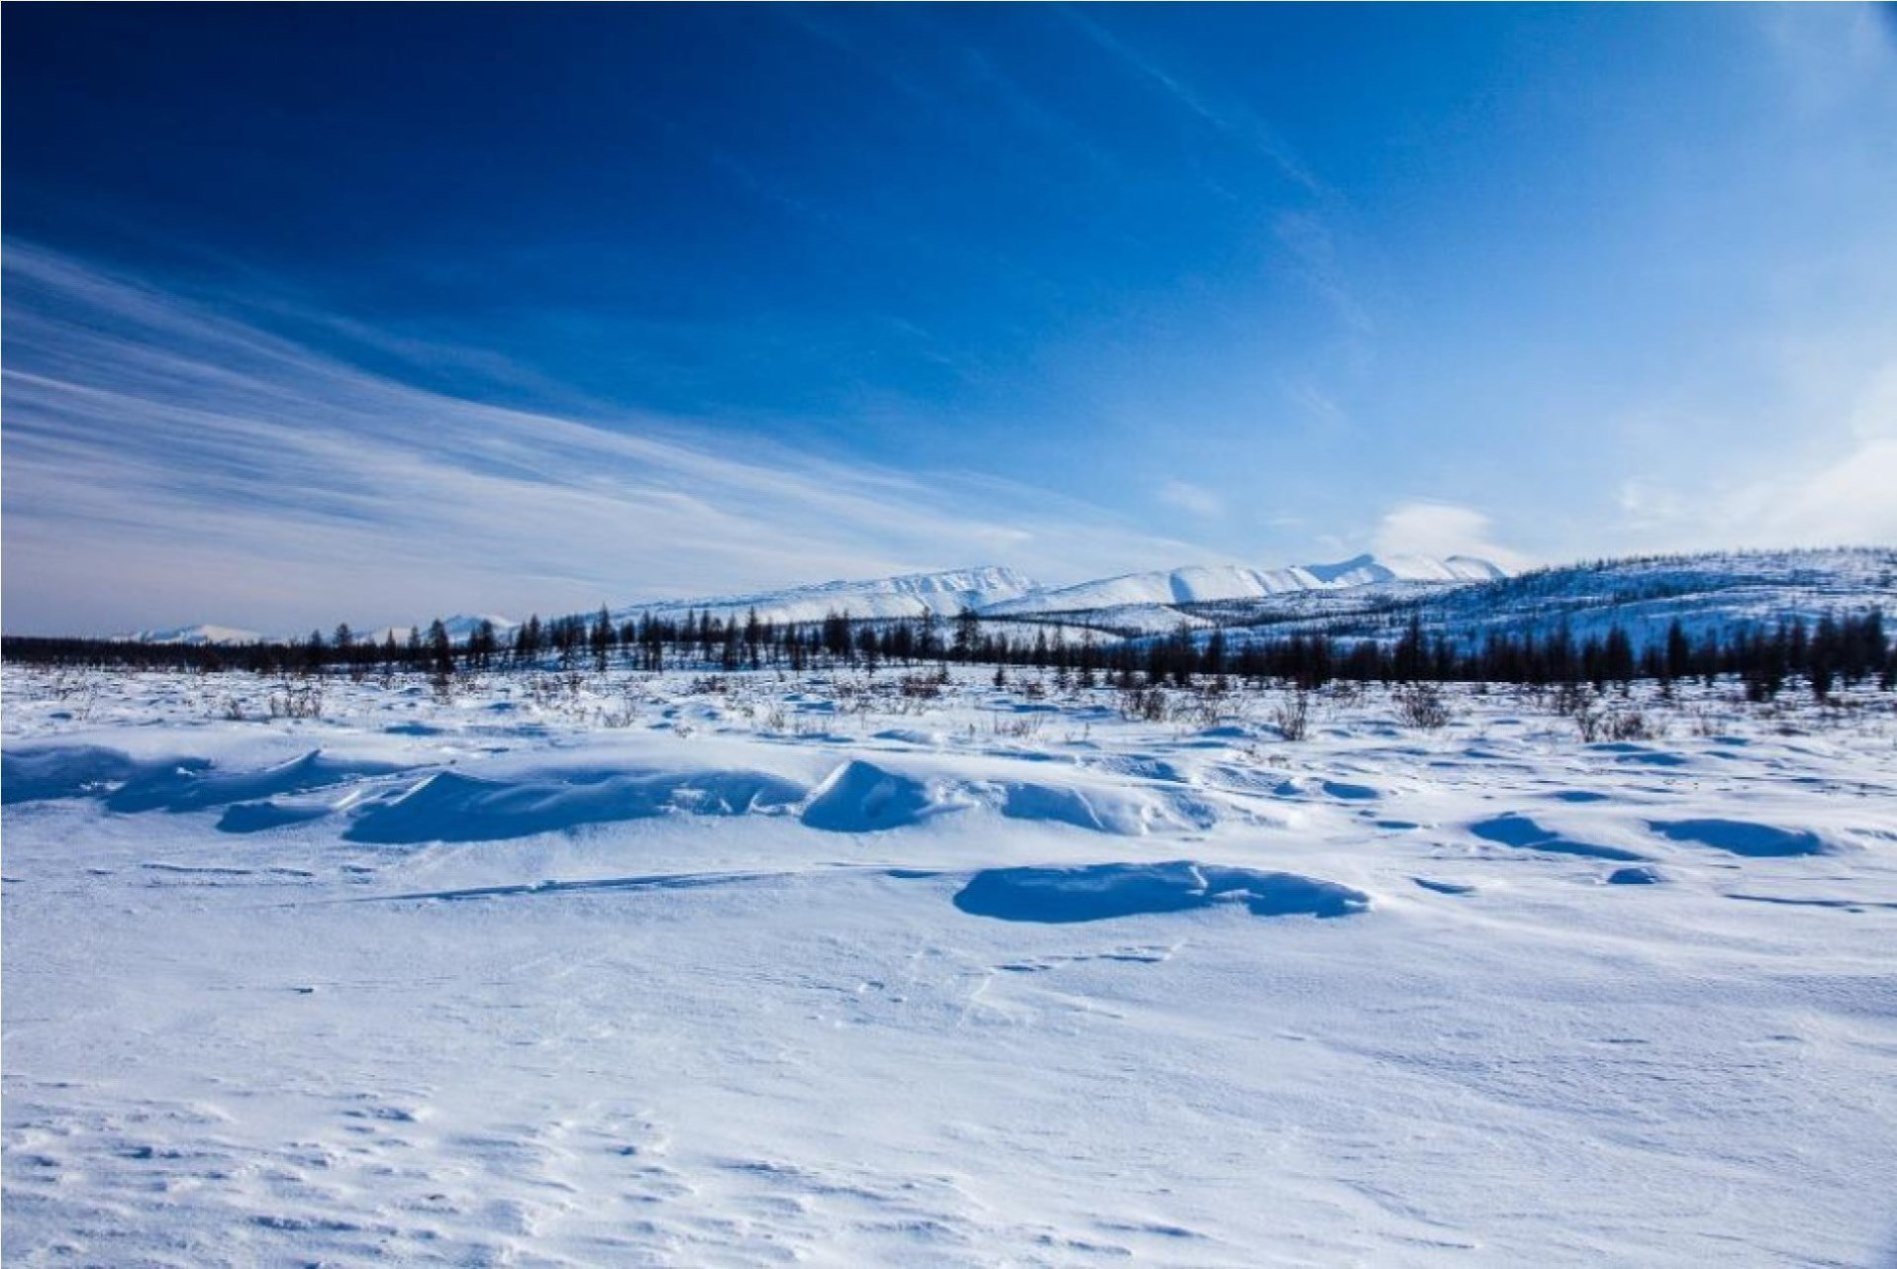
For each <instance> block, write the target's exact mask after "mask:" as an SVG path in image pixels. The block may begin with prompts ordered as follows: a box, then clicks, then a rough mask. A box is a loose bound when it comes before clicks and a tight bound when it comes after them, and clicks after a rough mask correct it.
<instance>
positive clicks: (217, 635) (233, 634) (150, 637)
mask: <svg viewBox="0 0 1897 1269" xmlns="http://www.w3.org/2000/svg"><path fill="white" fill-rule="evenodd" d="M118 638H119V639H121V640H123V641H124V642H127V643H182V644H186V645H188V646H190V647H194V648H198V647H206V646H209V645H217V646H219V647H236V646H239V645H241V644H246V643H267V642H269V636H267V635H262V634H258V633H257V632H256V631H255V630H239V629H237V628H236V627H234V626H214V625H209V624H207V623H199V624H198V625H195V626H172V627H170V628H168V629H164V630H140V631H137V632H136V633H133V634H127V635H119V636H118Z"/></svg>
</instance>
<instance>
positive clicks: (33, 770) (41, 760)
mask: <svg viewBox="0 0 1897 1269" xmlns="http://www.w3.org/2000/svg"><path fill="white" fill-rule="evenodd" d="M194 764H195V766H196V767H199V768H202V767H205V766H208V765H209V764H208V763H206V762H204V761H202V760H201V759H179V760H176V761H170V760H167V761H163V762H155V763H153V762H139V761H137V760H136V759H134V758H133V757H132V756H131V755H130V754H125V753H120V752H119V751H118V750H116V749H107V748H104V747H103V746H99V745H49V746H47V747H45V748H43V749H24V750H20V749H8V750H7V751H6V752H5V753H3V754H0V802H9V803H10V802H40V801H45V800H46V799H49V798H77V797H90V796H92V795H94V794H97V793H102V792H104V791H105V789H106V786H108V785H115V784H119V783H121V782H123V781H126V780H130V779H132V778H134V777H135V776H138V775H141V774H145V773H148V772H152V771H165V770H170V769H174V768H176V767H179V766H192V765H194Z"/></svg>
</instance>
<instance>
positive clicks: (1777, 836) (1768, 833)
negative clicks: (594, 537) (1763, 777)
mask: <svg viewBox="0 0 1897 1269" xmlns="http://www.w3.org/2000/svg"><path fill="white" fill-rule="evenodd" d="M1647 827H1648V828H1651V829H1652V830H1653V831H1654V832H1656V833H1658V834H1660V835H1661V836H1662V837H1669V838H1672V839H1673V840H1674V841H1676V842H1697V843H1699V844H1700V845H1702V846H1711V847H1712V848H1713V849H1715V850H1723V851H1728V852H1730V853H1732V854H1734V855H1745V856H1748V857H1750V858H1754V859H1769V858H1776V857H1780V856H1786V855H1823V854H1826V853H1828V851H1827V849H1826V846H1825V842H1824V839H1823V838H1821V837H1819V836H1818V834H1816V833H1794V832H1792V831H1790V830H1789V829H1783V828H1773V827H1772V826H1771V825H1770V824H1755V823H1752V822H1751V821H1749V820H1650V821H1648V824H1647Z"/></svg>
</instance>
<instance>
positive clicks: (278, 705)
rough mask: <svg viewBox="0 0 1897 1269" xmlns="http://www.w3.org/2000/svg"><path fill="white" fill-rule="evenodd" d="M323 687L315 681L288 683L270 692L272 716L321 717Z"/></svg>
mask: <svg viewBox="0 0 1897 1269" xmlns="http://www.w3.org/2000/svg"><path fill="white" fill-rule="evenodd" d="M322 716H323V689H322V688H320V687H318V686H317V685H316V684H314V683H286V684H284V685H283V687H282V688H281V689H280V690H278V691H275V692H272V693H271V694H270V717H272V718H321V717H322Z"/></svg>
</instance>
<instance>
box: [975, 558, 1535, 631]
mask: <svg viewBox="0 0 1897 1269" xmlns="http://www.w3.org/2000/svg"><path fill="white" fill-rule="evenodd" d="M1507 575H1508V574H1507V573H1505V572H1504V571H1503V570H1502V569H1501V568H1499V567H1498V566H1496V565H1494V564H1491V563H1489V562H1488V561H1487V560H1478V559H1475V558H1473V557H1470V556H1463V555H1456V556H1451V557H1449V558H1448V559H1442V560H1438V559H1431V558H1429V557H1427V556H1421V555H1394V556H1389V557H1386V558H1379V557H1377V556H1374V555H1359V556H1356V557H1354V558H1352V559H1348V560H1343V561H1341V562H1339V563H1336V564H1294V565H1292V566H1290V567H1288V568H1280V569H1272V570H1268V571H1267V570H1261V569H1255V568H1244V567H1239V566H1234V565H1226V566H1220V567H1196V568H1176V569H1173V570H1171V571H1170V572H1153V573H1127V574H1124V575H1123V576H1120V577H1108V578H1104V579H1102V580H1100V581H1093V582H1082V583H1080V584H1079V585H1077V586H1064V587H1061V588H1060V589H1058V590H1047V591H1039V592H1036V593H1034V594H1031V595H1024V596H1022V597H1021V598H1019V599H1014V600H1009V601H1006V602H1003V603H998V604H993V605H991V606H989V607H988V608H986V609H984V610H983V612H984V615H988V616H995V617H1018V616H1027V615H1030V614H1035V615H1038V614H1042V613H1059V612H1089V611H1092V610H1094V609H1101V608H1123V607H1130V606H1134V605H1148V604H1161V605H1174V604H1207V603H1218V602H1221V601H1226V600H1235V599H1264V598H1267V597H1270V596H1273V595H1284V594H1295V593H1302V592H1306V591H1333V590H1347V589H1350V588H1352V587H1357V586H1369V585H1376V584H1380V583H1384V582H1431V583H1440V584H1454V583H1466V582H1478V581H1484V582H1485V581H1494V580H1496V579H1498V578H1502V577H1506V576H1507Z"/></svg>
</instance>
